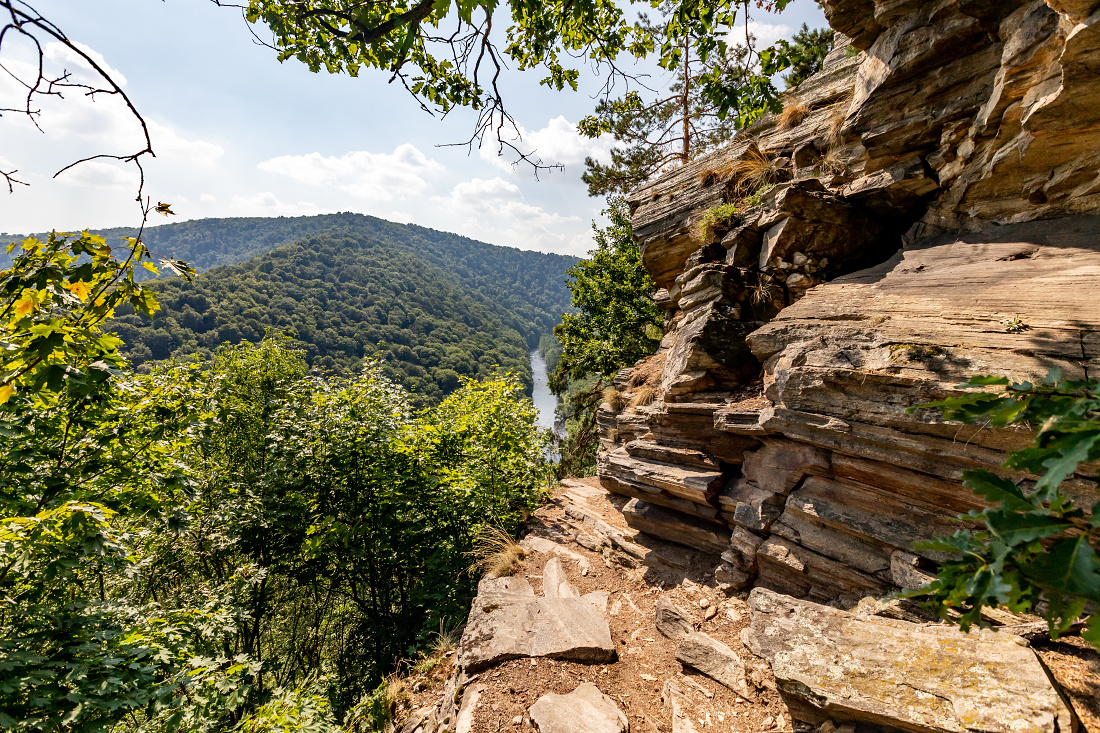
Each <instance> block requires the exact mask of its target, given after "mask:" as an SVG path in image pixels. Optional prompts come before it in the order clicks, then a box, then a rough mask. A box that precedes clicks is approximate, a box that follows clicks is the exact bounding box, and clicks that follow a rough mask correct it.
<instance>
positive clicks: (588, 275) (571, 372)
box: [551, 197, 663, 388]
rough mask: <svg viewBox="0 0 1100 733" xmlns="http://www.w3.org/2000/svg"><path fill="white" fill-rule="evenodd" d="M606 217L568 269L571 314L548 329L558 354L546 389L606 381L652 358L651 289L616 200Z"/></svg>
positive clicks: (654, 316)
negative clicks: (594, 378) (591, 245)
mask: <svg viewBox="0 0 1100 733" xmlns="http://www.w3.org/2000/svg"><path fill="white" fill-rule="evenodd" d="M605 213H606V214H607V216H608V218H609V219H610V223H609V225H608V226H607V227H606V228H604V229H598V228H595V226H593V229H594V231H595V239H596V249H594V250H592V251H591V252H589V256H590V257H589V259H587V260H582V261H581V262H579V263H578V264H576V265H575V266H573V267H572V268H570V269H569V288H570V290H572V291H573V307H574V308H575V309H576V311H577V312H576V313H567V314H565V315H564V316H563V317H562V322H561V325H559V326H558V327H557V328H555V329H554V333H555V335H557V337H558V341H560V342H561V346H562V354H561V360H560V361H559V362H558V367H557V369H556V370H555V372H554V375H553V377H552V380H551V387H552V388H555V387H554V385H555V384H557V385H561V384H563V383H564V380H565V379H566V378H573V379H580V378H583V377H585V376H586V375H588V374H598V375H602V376H604V377H610V376H612V375H613V374H614V373H615V372H617V371H618V370H620V369H622V368H623V367H626V366H631V365H633V364H634V362H636V361H638V360H639V359H641V358H643V357H645V356H649V355H650V354H652V353H653V352H654V351H655V350H656V348H657V345H658V343H660V340H661V335H662V328H661V325H662V322H663V319H662V315H661V311H660V310H659V309H658V308H657V306H656V305H655V304H654V302H653V297H652V296H653V293H654V292H655V291H656V289H657V286H656V285H655V284H654V283H653V280H651V279H650V277H649V273H647V272H646V270H645V267H644V266H643V265H642V258H641V255H640V254H639V253H638V247H637V245H636V244H635V243H634V238H633V235H632V233H631V226H630V211H629V210H628V208H627V205H626V201H625V200H624V199H622V198H618V197H616V198H612V199H609V200H608V209H607V211H606V212H605Z"/></svg>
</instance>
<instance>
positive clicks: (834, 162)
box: [817, 146, 848, 176]
mask: <svg viewBox="0 0 1100 733" xmlns="http://www.w3.org/2000/svg"><path fill="white" fill-rule="evenodd" d="M817 167H818V169H819V170H820V171H821V172H822V173H823V174H825V175H832V176H838V175H843V174H844V173H847V172H848V160H847V159H846V158H845V157H844V156H843V155H841V153H840V148H838V147H836V146H833V147H831V148H829V149H828V150H826V151H825V154H824V155H822V156H821V158H820V159H819V160H818V161H817Z"/></svg>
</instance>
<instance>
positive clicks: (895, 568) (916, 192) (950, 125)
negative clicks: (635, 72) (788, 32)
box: [599, 0, 1100, 603]
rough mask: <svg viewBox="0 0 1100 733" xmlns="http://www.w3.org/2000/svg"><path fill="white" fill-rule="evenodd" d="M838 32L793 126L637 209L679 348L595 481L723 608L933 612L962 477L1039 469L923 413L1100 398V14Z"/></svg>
mask: <svg viewBox="0 0 1100 733" xmlns="http://www.w3.org/2000/svg"><path fill="white" fill-rule="evenodd" d="M824 7H825V9H826V14H827V16H828V18H829V21H830V23H831V24H832V25H833V27H834V29H835V30H836V31H837V34H838V38H837V40H838V42H837V44H836V49H835V50H834V51H833V52H832V54H831V55H830V56H829V57H828V59H827V61H826V64H825V69H824V70H823V71H822V72H821V73H820V74H818V75H817V76H815V77H813V78H811V79H809V80H807V81H806V82H804V83H803V84H802V85H801V86H800V87H798V88H797V89H795V90H793V91H792V93H791V95H790V98H789V99H788V100H787V103H786V109H785V110H784V114H783V115H781V116H776V117H774V118H768V119H765V120H763V121H761V122H759V123H758V124H756V125H754V126H753V127H751V128H749V129H747V130H744V131H743V132H742V133H740V134H739V135H738V136H737V138H736V139H735V140H734V141H733V142H732V143H731V144H730V145H729V146H727V147H726V148H725V149H723V150H721V151H719V152H717V153H715V154H713V155H710V156H708V157H704V158H701V159H699V160H696V161H694V162H692V163H691V164H688V165H685V166H683V167H682V168H679V169H677V170H675V171H674V172H672V173H670V174H668V175H665V176H664V177H662V178H660V179H659V180H655V181H652V182H650V183H649V184H647V185H646V186H644V187H642V188H641V189H639V190H638V191H636V192H635V193H634V194H633V195H632V196H631V197H630V205H631V207H632V210H633V224H634V233H635V236H636V238H637V241H638V244H639V247H640V250H641V253H642V258H643V261H644V263H645V266H646V268H647V269H648V270H649V272H650V274H651V275H652V276H653V278H654V280H655V281H656V282H657V283H658V284H659V286H660V288H661V289H660V290H659V291H658V293H657V296H656V299H657V301H658V304H659V305H660V306H661V307H662V308H663V309H664V310H665V312H666V334H665V337H664V339H663V341H662V342H661V347H660V350H659V352H658V353H657V354H656V355H655V356H653V357H651V358H650V359H647V360H645V361H643V362H640V363H639V364H637V365H636V366H635V367H634V368H633V369H631V370H625V371H624V372H623V373H621V374H619V375H618V377H617V378H616V385H617V387H618V389H619V391H620V393H621V395H620V398H619V399H617V400H613V401H611V402H609V403H608V404H605V405H603V406H602V407H601V411H600V415H599V422H600V426H601V441H602V442H601V449H602V450H601V454H600V460H599V477H600V480H601V483H602V484H603V486H604V487H605V488H606V489H607V490H609V491H611V492H614V493H617V494H620V495H624V496H627V497H631V498H632V501H630V503H628V504H627V505H626V506H625V507H624V509H623V513H624V516H625V518H626V521H627V522H628V523H629V524H630V525H631V526H632V527H634V528H636V529H639V530H642V531H644V532H646V533H649V534H652V535H655V536H658V537H661V538H663V539H666V540H670V541H673V542H677V543H680V544H682V545H685V546H688V547H691V548H694V549H696V550H698V552H699V553H701V555H704V556H709V557H711V559H712V563H713V566H714V568H715V579H716V580H717V581H718V582H719V583H720V584H722V585H723V586H724V587H726V588H727V589H728V590H735V589H741V588H747V587H749V586H754V585H757V586H763V587H766V588H771V589H775V590H779V591H782V592H783V593H787V594H790V595H792V596H796V597H800V598H808V599H813V600H818V601H823V602H833V603H836V602H849V603H854V602H855V601H856V600H857V599H858V598H859V597H862V596H865V595H868V594H872V595H881V594H884V593H887V592H889V591H892V590H895V589H897V588H898V587H912V586H917V585H921V584H922V583H923V582H924V579H925V578H926V577H927V574H928V573H929V572H930V571H932V570H934V568H935V567H936V563H937V562H938V561H940V560H942V559H943V558H942V557H939V556H937V554H936V553H934V552H926V551H917V550H914V549H913V543H914V541H916V540H918V539H921V538H926V537H929V536H931V535H933V534H937V533H943V532H949V531H953V528H954V527H955V526H957V525H955V524H954V522H953V521H952V518H953V517H955V516H956V515H958V514H959V513H962V512H966V511H968V510H970V509H972V508H975V507H977V506H979V504H978V500H977V498H976V497H975V496H974V495H973V494H971V493H970V492H969V491H968V490H967V489H965V488H963V487H962V485H961V475H962V473H963V471H965V470H967V469H972V468H978V467H985V468H991V469H992V468H995V467H998V466H1000V464H1001V463H1002V462H1003V460H1004V454H1005V452H1006V451H1007V450H1010V449H1012V448H1016V447H1020V446H1022V445H1024V444H1026V443H1027V442H1029V436H1028V435H1027V434H1025V433H1022V432H1020V431H1014V430H994V429H990V428H968V427H960V426H958V425H954V424H944V423H943V421H942V420H940V419H939V417H938V413H936V412H934V411H917V412H915V413H913V414H909V413H908V412H907V408H909V407H912V406H915V405H919V404H922V403H925V402H928V401H931V400H934V399H937V398H940V397H943V396H946V394H947V393H948V392H949V391H950V388H951V387H952V385H955V384H957V383H959V382H961V381H965V379H966V378H968V377H969V376H970V375H972V374H980V373H994V374H1001V375H1007V376H1009V377H1012V378H1014V379H1017V380H1022V379H1036V378H1042V377H1043V376H1045V375H1046V373H1047V372H1048V370H1049V369H1050V368H1051V367H1055V366H1057V367H1059V368H1060V369H1061V370H1062V372H1063V374H1065V375H1066V376H1067V377H1074V378H1080V377H1082V376H1085V375H1091V376H1096V375H1098V374H1100V302H1098V299H1100V111H1098V106H1097V105H1098V103H1100V3H1098V2H1095V0H1032V1H1030V2H1021V1H1018V0H1000V1H999V2H990V1H987V0H920V1H917V0H826V2H824ZM626 405H633V407H625V406H626ZM1020 478H1024V477H1020ZM1094 486H1095V480H1094V478H1090V477H1089V476H1086V475H1081V476H1078V477H1076V479H1075V487H1076V490H1078V491H1080V492H1082V493H1084V492H1091V491H1093V490H1094V488H1093V487H1094ZM1092 503H1093V502H1091V501H1090V502H1087V505H1091V504H1092Z"/></svg>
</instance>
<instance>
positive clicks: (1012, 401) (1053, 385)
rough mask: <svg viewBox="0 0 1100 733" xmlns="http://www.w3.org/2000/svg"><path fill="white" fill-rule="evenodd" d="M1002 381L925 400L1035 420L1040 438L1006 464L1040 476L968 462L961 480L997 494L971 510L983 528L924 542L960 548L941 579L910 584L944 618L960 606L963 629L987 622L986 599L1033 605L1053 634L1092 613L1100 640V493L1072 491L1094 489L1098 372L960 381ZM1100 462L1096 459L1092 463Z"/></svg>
mask: <svg viewBox="0 0 1100 733" xmlns="http://www.w3.org/2000/svg"><path fill="white" fill-rule="evenodd" d="M974 387H1000V388H1002V389H1001V390H1000V391H997V392H988V391H983V392H976V393H970V394H967V395H965V396H960V397H953V398H950V399H947V400H943V401H942V402H935V403H932V404H929V405H922V407H934V408H938V409H940V410H942V411H943V414H944V416H945V417H946V418H947V419H949V420H959V421H962V422H965V423H971V424H973V423H984V422H987V421H988V423H989V424H990V425H992V426H994V427H1004V426H1007V425H1024V426H1028V427H1031V428H1033V429H1036V430H1037V432H1036V435H1035V441H1034V443H1033V444H1032V445H1031V446H1030V447H1028V448H1025V449H1024V450H1019V451H1014V452H1012V453H1011V454H1010V455H1009V458H1008V460H1007V461H1006V462H1005V468H1007V469H1011V470H1013V471H1019V472H1025V473H1026V474H1030V475H1032V476H1038V477H1039V478H1038V480H1036V481H1034V482H1032V481H1019V480H1017V481H1014V480H1012V479H1010V478H1006V477H1004V476H998V475H997V474H994V473H992V472H990V471H984V470H981V471H967V472H966V473H965V474H964V483H965V485H966V486H967V487H968V488H970V489H971V490H972V491H974V493H976V494H978V495H979V496H981V497H983V498H985V499H986V500H987V501H989V502H990V504H992V506H990V507H989V508H987V509H985V510H983V511H980V512H979V511H972V512H971V513H970V514H969V515H967V516H966V517H964V518H966V519H976V520H979V521H980V522H982V523H983V524H984V525H985V528H984V529H982V530H980V531H976V532H971V531H965V530H962V531H959V532H956V533H955V534H953V535H952V536H950V537H941V538H937V539H935V540H932V541H929V542H924V543H922V547H923V548H924V549H929V550H937V551H940V552H949V553H952V554H955V555H956V556H957V557H958V558H959V559H957V560H954V561H950V562H947V563H944V565H943V567H942V568H941V570H940V572H939V577H938V579H937V580H935V581H934V582H932V583H931V584H930V585H929V586H927V587H926V588H923V589H920V590H918V591H915V592H913V593H912V594H911V595H913V596H921V597H924V598H925V599H926V603H927V604H928V605H929V606H931V607H932V608H934V609H936V610H937V611H938V612H939V613H940V614H941V615H942V616H944V617H945V618H946V616H947V612H948V610H949V609H950V610H954V611H957V612H959V613H960V614H961V616H960V617H959V619H958V621H959V623H960V624H961V626H962V628H963V629H964V630H967V629H969V628H970V626H972V625H973V624H979V625H982V623H983V622H982V619H981V609H982V608H983V607H986V606H999V605H1004V606H1006V607H1007V608H1009V609H1010V610H1012V611H1014V612H1023V611H1037V612H1040V613H1041V614H1042V615H1043V617H1044V618H1045V619H1046V620H1047V623H1048V624H1049V627H1050V633H1051V636H1052V637H1053V638H1057V637H1058V636H1059V635H1060V634H1062V633H1065V632H1066V631H1067V630H1068V629H1069V628H1070V627H1071V626H1073V625H1074V624H1076V623H1078V622H1079V621H1080V620H1081V619H1082V618H1083V617H1085V618H1086V620H1085V623H1086V626H1087V628H1086V629H1085V631H1083V632H1082V634H1081V635H1082V636H1083V637H1084V638H1085V639H1086V640H1087V641H1088V642H1089V643H1091V644H1092V645H1093V646H1095V647H1097V648H1098V649H1100V614H1096V613H1092V615H1091V617H1089V616H1088V613H1087V611H1088V609H1089V607H1090V604H1092V610H1094V611H1095V608H1096V606H1095V604H1100V560H1098V558H1097V548H1098V547H1100V501H1097V502H1096V503H1095V504H1093V506H1092V507H1091V512H1087V511H1085V509H1084V508H1083V507H1080V506H1078V505H1076V504H1075V503H1074V501H1073V500H1072V499H1071V498H1070V496H1069V494H1068V492H1067V491H1066V489H1067V482H1072V483H1075V484H1076V486H1075V487H1074V488H1075V489H1076V493H1080V492H1081V491H1082V490H1084V491H1085V492H1093V493H1095V491H1096V484H1095V478H1096V477H1095V475H1092V476H1091V479H1092V482H1091V483H1090V482H1089V481H1088V480H1087V479H1086V480H1082V478H1084V474H1083V473H1082V472H1081V469H1082V464H1088V463H1092V462H1095V461H1097V460H1100V381H1098V380H1095V379H1092V380H1065V381H1063V380H1062V378H1061V374H1060V372H1058V371H1057V370H1051V373H1050V375H1049V376H1048V377H1047V378H1046V379H1045V380H1044V381H1043V382H1042V383H1041V384H1039V385H1033V384H1031V383H1030V382H1024V383H1022V384H1013V383H1010V382H1009V380H1008V379H1005V378H1001V377H973V378H971V379H970V381H969V382H967V383H966V384H964V385H961V388H974ZM1089 470H1090V471H1091V472H1093V474H1094V472H1095V466H1092V467H1091V469H1089Z"/></svg>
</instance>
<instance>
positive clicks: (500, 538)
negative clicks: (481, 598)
mask: <svg viewBox="0 0 1100 733" xmlns="http://www.w3.org/2000/svg"><path fill="white" fill-rule="evenodd" d="M469 555H470V556H471V557H473V558H474V563H473V564H472V565H471V566H470V573H471V574H476V573H480V574H482V575H486V576H489V577H492V578H502V577H504V576H506V575H514V574H515V573H516V571H518V570H519V569H520V568H522V567H523V560H524V558H525V557H527V550H525V549H523V547H521V546H520V544H519V543H518V542H516V541H515V539H513V538H512V536H511V535H510V534H508V533H507V532H505V531H504V530H503V529H501V528H499V527H486V528H484V529H482V530H481V533H480V534H479V535H478V537H477V539H476V540H475V544H474V549H473V550H472V551H471V552H470V553H469Z"/></svg>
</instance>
